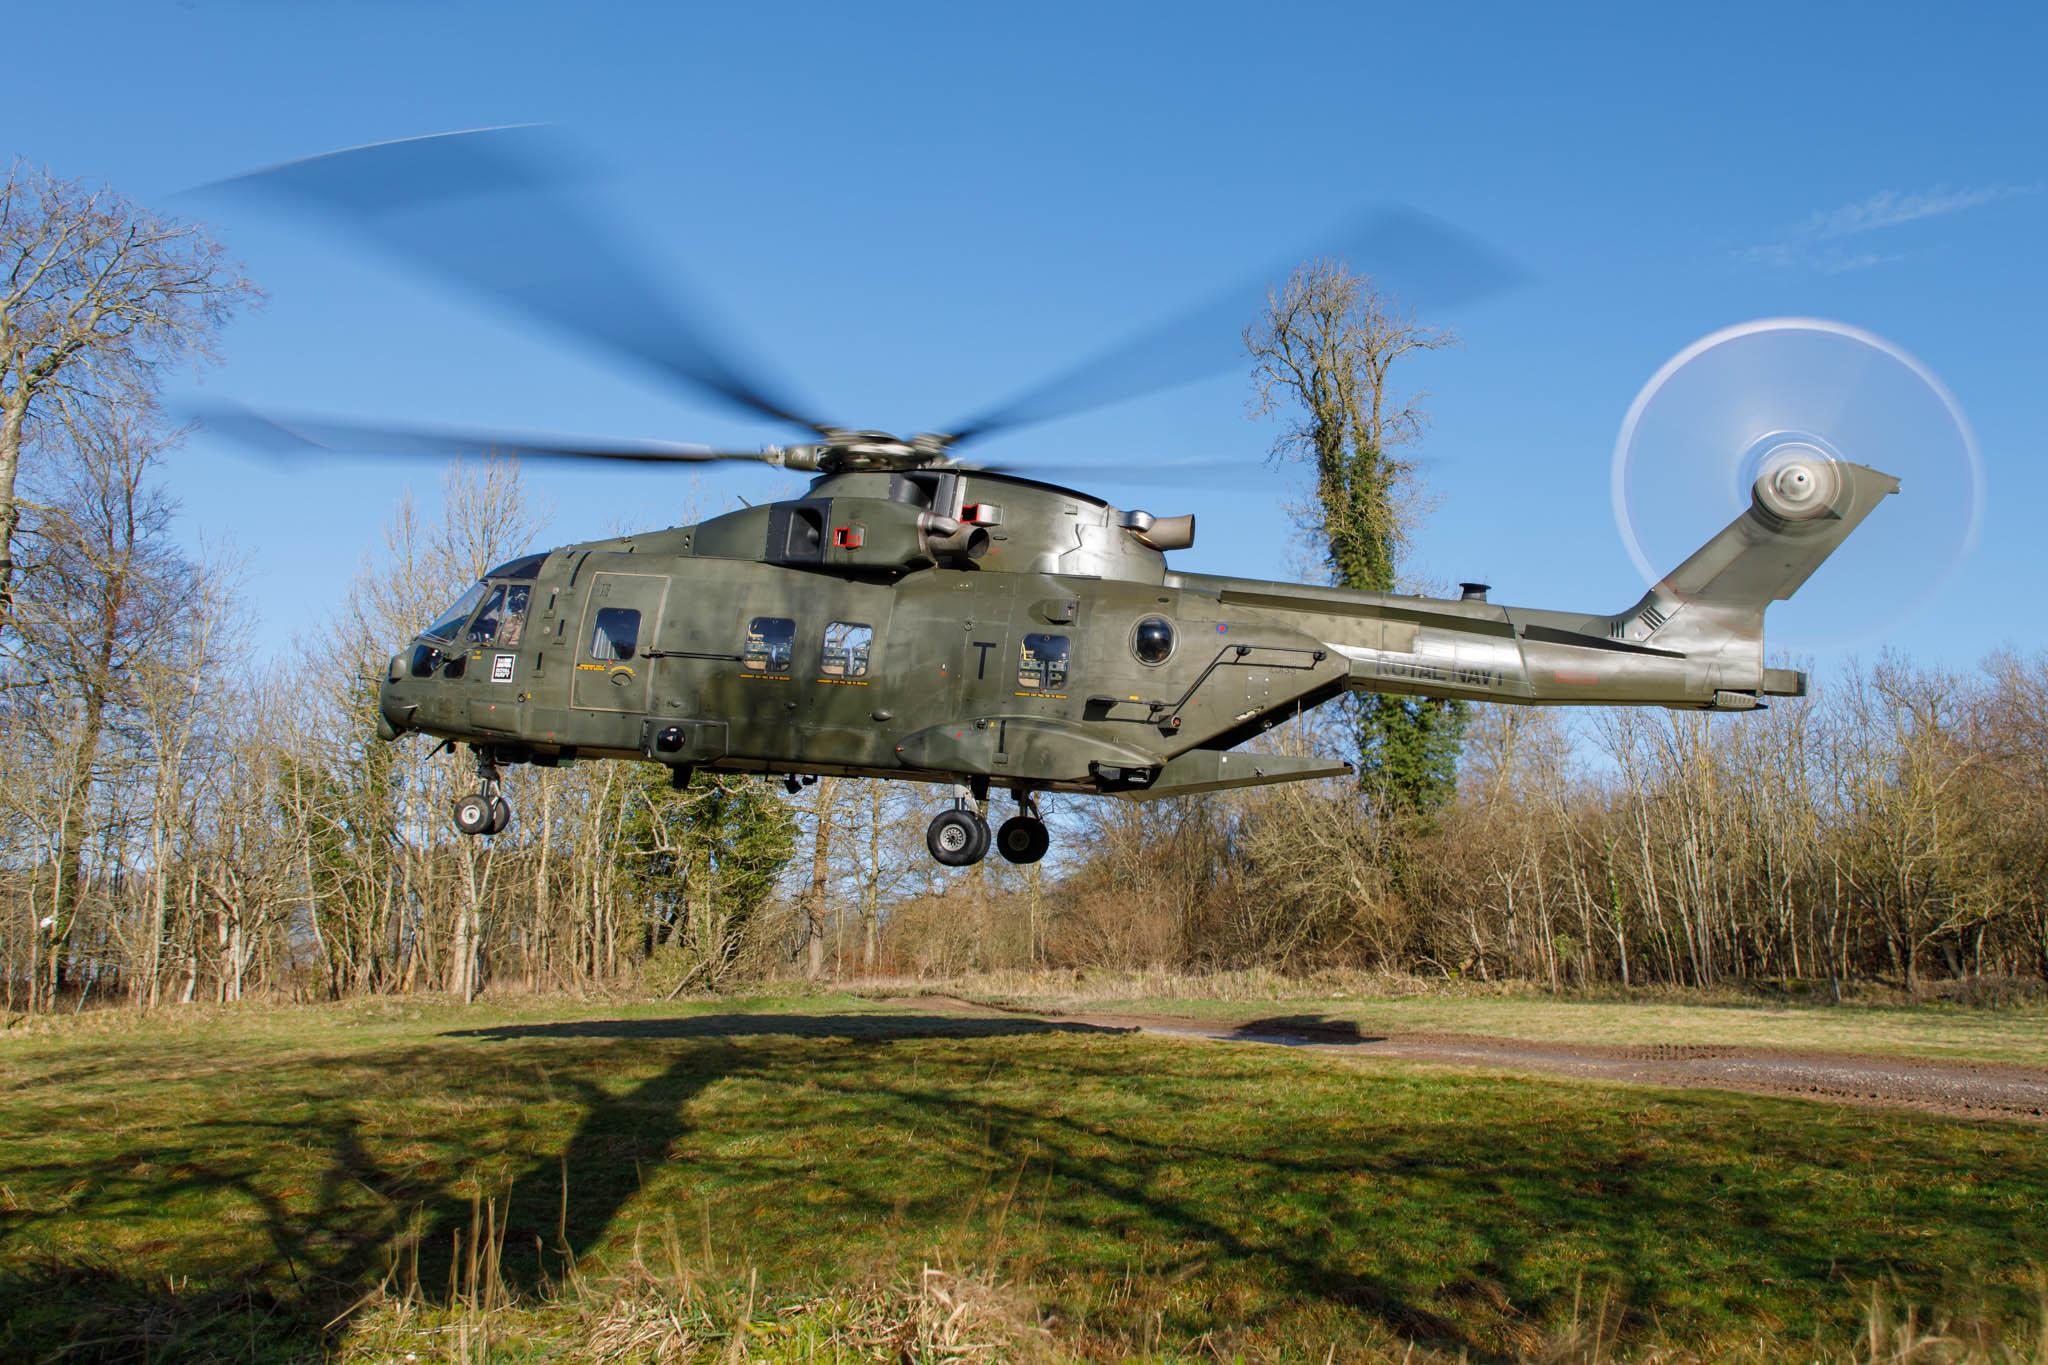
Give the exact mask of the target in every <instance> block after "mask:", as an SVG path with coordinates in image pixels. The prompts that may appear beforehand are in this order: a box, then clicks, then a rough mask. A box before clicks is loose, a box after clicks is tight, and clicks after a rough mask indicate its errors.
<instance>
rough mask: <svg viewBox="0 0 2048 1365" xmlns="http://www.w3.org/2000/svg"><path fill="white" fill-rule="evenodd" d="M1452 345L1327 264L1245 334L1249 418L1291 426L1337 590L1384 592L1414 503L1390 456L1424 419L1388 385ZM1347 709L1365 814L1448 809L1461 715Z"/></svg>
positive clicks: (1396, 703)
mask: <svg viewBox="0 0 2048 1365" xmlns="http://www.w3.org/2000/svg"><path fill="white" fill-rule="evenodd" d="M1455 340H1456V337H1455V336H1454V335H1453V334H1452V333H1451V332H1450V331H1449V330H1448V329H1442V328H1433V327H1426V326H1423V325H1421V324H1419V323H1417V322H1416V321H1415V320H1414V319H1413V318H1412V317H1410V316H1407V315H1404V314H1401V313H1400V312H1398V311H1397V310H1396V307H1395V304H1394V301H1393V299H1392V298H1391V297H1390V296H1388V295H1386V294H1383V293H1381V292H1380V291H1379V290H1377V289H1375V288H1374V287H1373V283H1372V281H1371V280H1370V279H1369V278H1367V277H1366V276H1363V275H1356V274H1353V273H1352V272H1351V270H1350V268H1349V267H1348V266H1346V265H1345V264H1344V263H1343V262H1341V261H1332V260H1327V259H1318V260H1313V261H1310V262H1308V263H1306V264H1304V265H1303V266H1301V267H1300V268H1299V269H1297V270H1296V271H1295V272H1294V274H1293V275H1292V276H1291V277H1290V278H1289V279H1288V281H1287V284H1286V286H1285V287H1284V288H1283V289H1281V290H1280V291H1278V292H1277V293H1273V294H1270V295H1268V297H1267V303H1266V310H1265V313H1264V314H1263V315H1262V316H1261V317H1260V318H1259V320H1258V321H1257V322H1255V323H1253V324H1252V325H1251V326H1250V327H1247V328H1246V329H1245V334H1244V342H1245V349H1246V350H1247V351H1248V352H1249V353H1250V355H1251V358H1252V362H1253V367H1252V380H1253V384H1254V386H1255V389H1256V397H1255V398H1254V400H1253V412H1254V414H1255V415H1258V416H1265V415H1267V414H1269V413H1272V412H1274V411H1276V410H1279V409H1283V408H1284V409H1287V410H1289V411H1290V412H1291V413H1292V414H1293V421H1292V422H1291V423H1290V425H1289V426H1288V428H1287V430H1286V431H1285V432H1284V433H1283V434H1282V435H1281V437H1280V439H1279V441H1278V442H1277V443H1276V444H1275V446H1274V454H1275V456H1276V457H1277V458H1281V459H1296V460H1301V461H1303V462H1305V463H1308V464H1309V465H1311V466H1312V467H1313V468H1314V470H1315V476H1316V484H1315V491H1316V501H1315V505H1314V507H1313V508H1312V509H1308V511H1307V517H1308V520H1309V521H1310V523H1311V525H1312V527H1313V530H1314V531H1315V533H1316V537H1317V540H1318V542H1319V543H1320V544H1321V546H1322V549H1323V555H1324V561H1325V563H1326V565H1327V566H1328V569H1329V574H1330V578H1331V581H1332V582H1334V583H1336V584H1337V585H1338V586H1340V587H1346V588H1357V589H1360V590H1363V591H1366V592H1389V591H1392V590H1393V587H1394V584H1395V580H1396V575H1397V572H1398V568H1399V565H1400V560H1401V555H1402V551H1403V550H1405V549H1406V547H1407V533H1408V528H1409V525H1410V523H1411V521H1412V519H1413V517H1414V513H1415V507H1416V496H1415V495H1416V491H1417V489H1416V484H1415V473H1414V466H1413V465H1412V464H1411V463H1410V462H1408V461H1406V460H1403V459H1401V458H1400V457H1399V456H1398V454H1397V453H1396V452H1397V451H1398V449H1399V448H1400V447H1402V446H1404V445H1407V444H1408V443H1410V442H1412V441H1413V440H1414V439H1415V438H1416V437H1417V436H1418V435H1420V433H1421V431H1422V428H1423V425H1424V421H1425V418H1424V414H1423V413H1422V411H1421V409H1420V408H1418V407H1417V406H1416V405H1415V398H1414V397H1406V398H1404V397H1402V396H1400V395H1398V394H1396V393H1395V392H1394V390H1393V389H1392V388H1391V387H1390V385H1389V382H1388V374H1389V371H1390V370H1391V369H1392V367H1393V365H1394V362H1395V361H1397V360H1399V359H1400V358H1401V357H1402V356H1404V355H1407V354H1409V353H1411V352H1414V351H1433V350H1437V349H1439V348H1441V347H1444V346H1449V345H1452V344H1453V343H1454V342H1455ZM1356 706H1357V709H1356V713H1355V714H1356V733H1357V743H1358V773H1359V783H1360V785H1361V787H1362V788H1363V789H1364V791H1365V793H1366V795H1367V797H1368V799H1370V801H1371V802H1372V804H1373V807H1374V809H1375V810H1376V811H1377V812H1378V813H1379V814H1381V815H1382V816H1397V815H1412V814H1416V813H1421V812H1427V811H1430V810H1433V809H1435V808H1437V807H1438V806H1441V805H1442V804H1443V803H1444V802H1445V801H1446V800H1448V799H1449V797H1450V795H1451V793H1452V791H1453V789H1454V787H1455V783H1456V777H1457V765H1458V751H1459V742H1460V737H1461V735H1462V733H1463V731H1464V725H1465V716H1466V707H1465V704H1464V703H1463V702H1457V701H1440V700H1437V699H1435V698H1431V697H1410V696H1398V695H1393V694H1387V693H1377V692H1368V693H1363V694H1361V695H1360V696H1359V697H1358V698H1357V702H1356Z"/></svg>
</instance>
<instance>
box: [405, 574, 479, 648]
mask: <svg viewBox="0 0 2048 1365" xmlns="http://www.w3.org/2000/svg"><path fill="white" fill-rule="evenodd" d="M488 591H490V587H489V585H488V584H484V583H478V584H475V585H473V586H472V587H471V588H470V589H469V591H468V592H465V593H464V594H462V596H460V597H458V598H456V599H455V605H454V606H452V607H450V608H448V610H446V611H444V612H442V613H441V614H440V615H439V616H437V617H435V618H434V620H433V622H432V624H430V625H429V626H428V627H427V628H426V629H425V630H423V631H421V632H420V634H421V635H424V636H426V637H427V638H428V639H430V640H453V639H454V638H455V632H456V631H458V630H460V629H462V623H463V622H464V621H467V620H468V619H469V614H470V613H471V612H473V611H475V610H476V604H477V603H479V602H481V601H483V599H484V594H485V593H486V592H488Z"/></svg>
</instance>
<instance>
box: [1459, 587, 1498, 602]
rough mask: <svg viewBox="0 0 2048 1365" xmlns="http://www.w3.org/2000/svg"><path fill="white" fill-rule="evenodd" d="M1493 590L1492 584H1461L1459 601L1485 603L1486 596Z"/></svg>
mask: <svg viewBox="0 0 2048 1365" xmlns="http://www.w3.org/2000/svg"><path fill="white" fill-rule="evenodd" d="M1492 588H1493V584H1491V583H1460V584H1459V585H1458V600H1459V601H1460V602H1484V601H1485V600H1486V594H1487V593H1488V592H1489V591H1490V590H1491V589H1492Z"/></svg>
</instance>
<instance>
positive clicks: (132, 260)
mask: <svg viewBox="0 0 2048 1365" xmlns="http://www.w3.org/2000/svg"><path fill="white" fill-rule="evenodd" d="M0 272H4V284H0V628H4V627H5V626H7V625H8V624H9V623H10V621H11V619H12V617H13V611H14V591H15V582H14V580H15V574H16V564H15V558H14V547H15V532H16V530H17V529H18V528H19V526H20V523H21V508H20V506H19V504H18V502H17V496H16V481H17V478H18V475H19V472H20V469H21V457H22V451H23V450H24V448H25V447H26V446H27V445H29V444H30V443H32V442H33V441H34V439H35V438H36V435H37V427H38V426H39V424H41V423H42V422H43V421H44V419H45V418H46V417H47V416H48V415H49V414H48V413H47V412H46V411H45V408H46V406H47V404H48V402H49V400H50V399H52V398H54V397H56V396H58V395H63V396H64V397H66V398H67V399H68V400H69V402H70V403H71V404H72V405H73V406H74V407H75V408H90V407H99V408H103V409H108V410H117V409H118V410H121V411H124V412H125V413H126V414H127V416H128V419H129V420H134V419H135V418H136V417H138V416H139V415H140V414H141V412H142V411H144V410H146V409H148V408H150V407H153V405H154V402H155V398H156V395H157V391H158V383H159V380H160V377H161V375H162V373H163V370H164V368H165V367H166V366H167V365H170V364H172V363H174V362H176V361H179V360H185V359H189V360H207V359H211V358H212V357H213V354H214V352H213V345H214V339H215V336H216V334H217V333H218V332H219V330H220V328H221V326H222V324H224V323H225V322H226V321H227V320H228V318H229V317H230V316H232V315H233V313H234V312H235V310H236V309H238V308H240V307H243V306H245V305H247V304H250V303H253V302H255V301H256V300H257V299H258V297H259V294H258V291H257V289H256V287H255V286H254V285H253V284H251V283H250V282H249V281H248V280H247V279H246V278H244V277H243V275H242V274H241V269H240V267H239V266H237V265H236V264H235V263H234V262H233V261H231V260H229V259H228V257H227V255H226V253H225V252H224V251H223V250H222V248H221V246H220V244H219V243H217V242H215V241H214V240H213V239H212V238H211V237H210V236H209V235H207V233H206V231H205V229H204V228H201V227H199V226H198V225H196V224H192V223H183V222H179V221H178V220H176V219H172V218H166V217H163V216H161V215H158V214H156V213H153V212H151V211H150V210H148V209H145V208H143V207H142V206H140V205H138V204H136V203H134V202H132V201H130V200H128V199H124V198H123V197H122V196H120V195H118V194H116V193H115V192H114V191H113V190H111V189H107V188H101V189H88V188H86V187H85V186H84V185H83V184H82V183H81V182H79V181H75V180H60V179H58V178H57V177H56V176H54V175H52V174H51V173H50V172H49V171H47V170H44V169H40V168H38V167H35V166H32V165H30V164H29V163H28V162H26V161H23V160H20V159H17V160H16V161H15V162H14V163H13V165H12V167H11V169H10V170H9V172H8V176H7V180H6V183H5V184H4V185H0Z"/></svg>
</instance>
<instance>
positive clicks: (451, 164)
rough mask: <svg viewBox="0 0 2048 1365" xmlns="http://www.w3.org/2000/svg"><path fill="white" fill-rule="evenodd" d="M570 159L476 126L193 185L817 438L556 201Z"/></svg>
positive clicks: (512, 133) (515, 132) (787, 403)
mask: <svg viewBox="0 0 2048 1365" xmlns="http://www.w3.org/2000/svg"><path fill="white" fill-rule="evenodd" d="M570 160H571V159H570V158H568V157H566V156H564V155H563V154H562V153H561V150H560V145H559V139H557V138H555V137H551V136H550V135H549V134H548V133H547V131H546V130H544V129H541V128H538V127H532V126H524V127H510V128H487V129H482V130H480V131H476V132H467V133H442V134H437V135H435V136H431V137H416V138H406V139H403V140H400V141H396V142H379V143H372V144H370V145H368V146H364V147H353V148H349V149H347V150H345V151H339V152H329V153H326V154H325V155H321V156H313V157H307V158H305V159H303V160H299V161H288V162H285V163H284V164H283V165H281V166H273V167H270V168H269V169H267V170H261V171H254V172H251V173H250V174H248V175H242V176H236V177H234V178H232V179H229V180H223V181H220V182H218V183H216V184H214V185H211V186H208V187H206V188H207V189H209V190H221V191H227V192H230V193H242V194H250V195H254V196H258V197H263V198H268V199H276V200H285V201H289V202H293V203H296V204H299V205H301V206H304V207H310V208H313V209H315V210H318V211H319V212H321V213H323V214H325V215H327V216H329V217H333V218H337V219H340V220H342V221H344V222H346V223H348V224H349V225H351V226H352V227H354V228H356V229H358V230H360V231H362V232H363V233H365V234H367V235H368V236H369V237H371V238H372V239H373V240H375V241H377V242H378V243H380V244H382V245H383V246H384V247H386V248H387V249H389V250H391V251H393V252H395V253H397V254H398V255H400V256H404V257H407V258H409V259H412V260H414V261H417V262H420V263H421V264H424V265H427V266H429V267H431V268H433V269H435V270H437V271H440V272H441V273H443V274H446V275H450V276H453V277H454V278H455V279H458V280H460V281H462V282H463V283H464V284H467V285H469V286H470V287H472V288H474V289H477V290H480V291H482V292H483V293H485V294H489V295H491V296H493V297H495V298H498V299H501V300H503V301H505V302H507V303H509V304H512V305H513V306H515V307H516V308H519V309H521V310H523V311H525V312H527V313H529V314H531V315H533V316H535V317H537V318H539V319H541V320H542V321H544V322H548V323H551V324H553V325H555V326H559V327H563V328H567V329H568V330H570V331H573V332H577V333H580V334H581V335H583V336H584V337H586V338H589V339H590V340H593V341H597V342H601V343H603V344H604V345H606V346H609V347H611V348H612V349H613V350H615V351H618V352H621V353H623V354H625V355H627V356H629V357H631V358H632V359H634V360H637V361H640V362H642V363H643V364H646V365H650V366H652V367H654V369H655V370H657V371H658V372H659V373H660V374H662V375H663V376H664V377H666V378H667V379H669V380H670V381H672V382H677V383H681V384H683V385H686V386H688V387H690V388H692V389H695V390H698V391H700V392H704V393H709V394H712V395H715V396H716V397H719V398H721V399H723V400H725V401H726V402H727V403H729V404H731V405H732V406H735V407H739V408H744V409H747V410H748V411H750V412H756V413H762V414H765V415H767V416H769V417H774V418H776V419H778V420H780V421H784V422H789V423H792V424H794V425H796V426H801V427H809V428H811V429H812V430H814V431H821V432H822V431H824V430H825V427H824V426H823V424H821V423H820V422H818V421H817V420H816V419H815V418H813V417H810V416H807V415H805V411H804V409H803V408H802V407H801V406H799V405H798V404H796V403H794V402H792V401H791V400H790V399H788V398H787V397H785V396H784V395H783V393H782V392H781V390H780V387H779V386H776V385H771V384H768V383H766V382H764V381H763V380H761V379H760V378H759V377H758V371H757V370H755V368H754V367H742V366H741V365H740V364H739V363H738V362H737V361H735V360H734V358H733V356H732V352H731V350H730V348H728V347H724V346H721V345H719V344H718V343H716V342H714V341H713V340H712V338H711V337H710V336H708V335H706V334H705V332H704V331H703V330H701V329H700V328H699V327H697V326H694V325H692V323H691V322H690V321H689V320H688V316H687V314H686V311H685V310H680V309H677V308H672V307H669V306H667V305H666V304H664V303H663V302H662V292H663V291H662V290H660V289H659V288H657V287H656V285H655V283H654V282H653V280H652V279H650V278H649V277H648V276H647V274H646V273H645V272H644V271H642V270H640V269H639V268H638V267H637V266H635V265H634V264H633V262H632V261H631V260H630V259H629V257H628V256H627V254H626V253H625V252H624V251H622V250H621V249H619V248H618V247H617V246H616V245H615V244H613V243H612V241H611V240H610V239H609V237H608V235H607V234H606V233H605V232H604V231H602V229H601V227H600V226H599V225H598V224H596V223H593V222H591V221H589V220H588V219H587V218H586V217H585V216H584V215H583V213H582V212H581V211H580V210H579V209H578V208H577V207H576V206H575V204H573V203H572V202H571V201H570V199H569V197H568V196H567V195H566V194H565V193H564V192H563V186H564V185H565V184H566V182H567V181H568V180H569V178H570V177H569V175H568V174H567V172H566V171H565V170H564V169H563V168H564V167H565V166H567V165H568V164H570Z"/></svg>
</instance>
